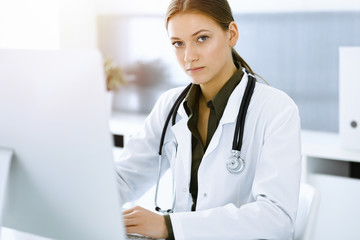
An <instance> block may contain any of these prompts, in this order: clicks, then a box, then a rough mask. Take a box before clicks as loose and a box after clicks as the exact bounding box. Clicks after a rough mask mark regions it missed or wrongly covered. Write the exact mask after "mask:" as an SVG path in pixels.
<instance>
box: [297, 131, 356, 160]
mask: <svg viewBox="0 0 360 240" xmlns="http://www.w3.org/2000/svg"><path fill="white" fill-rule="evenodd" d="M301 138H302V139H301V142H302V144H301V145H302V146H301V147H302V154H303V155H304V156H308V157H318V158H326V159H331V160H340V161H351V162H360V151H357V150H347V149H343V148H342V147H341V142H340V136H339V134H338V133H331V132H317V131H307V130H303V131H302V132H301Z"/></svg>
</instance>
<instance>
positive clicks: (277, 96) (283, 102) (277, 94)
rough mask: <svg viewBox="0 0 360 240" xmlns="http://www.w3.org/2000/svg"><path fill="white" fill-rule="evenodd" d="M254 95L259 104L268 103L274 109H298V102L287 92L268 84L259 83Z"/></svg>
mask: <svg viewBox="0 0 360 240" xmlns="http://www.w3.org/2000/svg"><path fill="white" fill-rule="evenodd" d="M253 96H254V98H255V99H256V100H257V102H258V103H259V104H262V105H267V107H271V108H272V109H273V110H275V109H279V110H281V109H282V110H284V109H285V108H296V109H297V105H296V103H295V102H294V100H293V99H292V98H291V97H290V96H289V95H288V94H287V93H285V92H284V91H282V90H280V89H277V88H275V87H272V86H269V85H266V84H262V83H257V84H256V88H255V91H254V94H253Z"/></svg>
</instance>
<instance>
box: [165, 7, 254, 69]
mask: <svg viewBox="0 0 360 240" xmlns="http://www.w3.org/2000/svg"><path fill="white" fill-rule="evenodd" d="M185 12H200V13H203V14H206V15H207V16H209V17H210V18H212V19H213V20H214V21H215V22H217V23H218V24H219V26H220V27H221V28H222V29H223V30H224V31H227V30H228V29H229V24H230V23H231V22H233V21H234V17H233V14H232V12H231V8H230V5H229V3H228V1H227V0H171V2H170V4H169V7H168V9H167V12H166V17H165V24H166V28H167V27H168V23H169V20H170V18H171V17H172V16H174V15H175V14H178V13H185ZM231 53H232V57H233V60H234V61H236V62H240V63H241V65H242V66H243V67H245V68H246V69H247V70H248V71H249V72H250V73H252V74H253V75H255V73H254V72H253V70H252V69H251V68H250V66H249V65H248V64H247V63H246V62H245V60H244V59H242V57H240V55H239V54H238V52H237V51H236V50H235V49H234V48H232V50H231Z"/></svg>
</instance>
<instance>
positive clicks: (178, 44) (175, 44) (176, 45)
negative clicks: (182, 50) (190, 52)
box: [172, 41, 184, 48]
mask: <svg viewBox="0 0 360 240" xmlns="http://www.w3.org/2000/svg"><path fill="white" fill-rule="evenodd" d="M172 45H173V46H174V47H177V48H178V47H181V46H182V45H184V44H183V43H182V42H179V41H177V42H173V43H172Z"/></svg>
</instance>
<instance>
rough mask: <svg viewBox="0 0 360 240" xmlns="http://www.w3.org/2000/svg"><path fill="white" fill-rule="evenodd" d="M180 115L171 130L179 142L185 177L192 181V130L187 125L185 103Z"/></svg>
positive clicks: (180, 108)
mask: <svg viewBox="0 0 360 240" xmlns="http://www.w3.org/2000/svg"><path fill="white" fill-rule="evenodd" d="M178 117H180V118H181V119H180V120H179V121H178V122H177V123H175V124H174V125H173V126H172V127H171V130H172V131H173V133H174V135H175V138H176V141H177V143H178V151H177V154H178V156H177V159H179V160H181V162H182V165H183V167H184V173H185V179H188V181H190V169H191V160H192V158H191V132H190V130H189V129H188V127H187V120H188V116H187V114H186V112H185V109H184V107H183V104H181V105H180V107H179V110H178Z"/></svg>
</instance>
